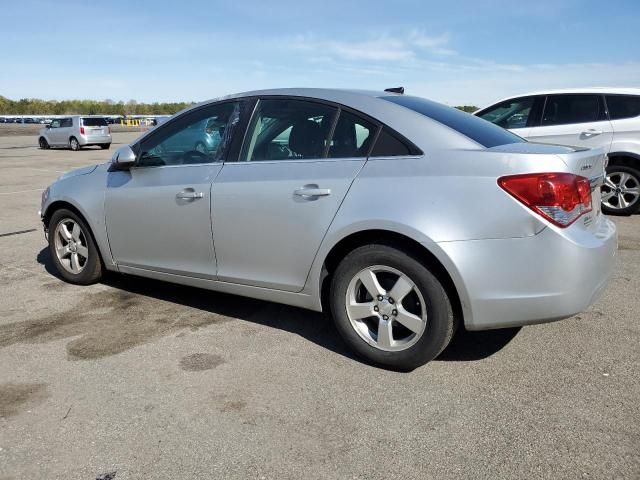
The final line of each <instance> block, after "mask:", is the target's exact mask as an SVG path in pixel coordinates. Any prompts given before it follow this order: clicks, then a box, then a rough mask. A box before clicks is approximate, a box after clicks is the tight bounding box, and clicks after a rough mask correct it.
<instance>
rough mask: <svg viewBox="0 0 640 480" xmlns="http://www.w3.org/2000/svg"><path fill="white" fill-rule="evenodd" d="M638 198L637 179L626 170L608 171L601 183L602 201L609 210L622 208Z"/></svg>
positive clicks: (639, 189) (639, 190)
mask: <svg viewBox="0 0 640 480" xmlns="http://www.w3.org/2000/svg"><path fill="white" fill-rule="evenodd" d="M638 198H640V184H639V183H638V179H637V178H636V177H634V176H633V175H631V174H629V173H627V172H615V171H613V172H610V173H608V174H607V177H606V179H605V181H604V185H602V203H604V205H605V206H607V207H608V208H610V209H611V210H622V209H623V208H627V207H628V206H630V205H633V204H634V203H635V202H637V201H638Z"/></svg>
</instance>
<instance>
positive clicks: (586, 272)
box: [438, 216, 617, 330]
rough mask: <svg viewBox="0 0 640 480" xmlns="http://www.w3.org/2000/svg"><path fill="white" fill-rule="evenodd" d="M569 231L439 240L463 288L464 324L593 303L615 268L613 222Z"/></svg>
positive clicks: (520, 319)
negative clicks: (507, 237) (454, 240)
mask: <svg viewBox="0 0 640 480" xmlns="http://www.w3.org/2000/svg"><path fill="white" fill-rule="evenodd" d="M568 230H570V229H567V231H560V230H558V229H555V228H551V227H547V228H545V229H544V230H543V231H542V232H540V233H539V234H537V235H534V236H531V237H525V238H512V239H501V240H470V241H461V242H443V243H439V244H438V245H439V246H440V247H441V248H442V249H443V251H444V252H445V253H446V254H447V255H448V256H449V258H450V259H451V261H452V262H453V264H454V265H455V266H456V268H457V270H458V272H457V274H458V279H459V282H462V284H463V288H464V290H465V291H466V297H467V298H466V299H464V298H461V299H462V302H463V309H464V311H465V326H466V328H467V329H469V330H484V329H491V328H503V327H514V326H521V325H529V324H534V323H544V322H550V321H554V320H561V319H563V318H567V317H570V316H572V315H575V314H577V313H579V312H581V311H583V310H585V309H586V308H587V307H589V306H590V305H591V304H592V303H594V302H595V301H596V300H597V298H598V297H599V296H600V294H601V293H602V292H603V291H604V289H605V287H606V286H607V283H608V281H609V278H610V276H611V274H612V272H613V268H614V264H615V255H616V251H617V233H616V227H615V224H613V222H611V221H610V220H608V219H607V218H606V217H604V216H603V217H601V218H600V219H599V225H598V228H597V230H596V231H595V232H587V231H580V230H577V229H575V230H573V231H572V232H569V231H568ZM461 297H463V295H461Z"/></svg>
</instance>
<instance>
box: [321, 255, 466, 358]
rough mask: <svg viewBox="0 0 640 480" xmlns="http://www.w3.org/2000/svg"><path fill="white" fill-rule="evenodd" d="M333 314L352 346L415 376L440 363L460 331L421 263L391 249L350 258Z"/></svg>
mask: <svg viewBox="0 0 640 480" xmlns="http://www.w3.org/2000/svg"><path fill="white" fill-rule="evenodd" d="M330 298H331V311H332V314H333V319H334V322H335V324H336V327H337V329H338V331H339V332H340V334H341V335H342V337H343V338H344V340H345V341H346V342H347V344H348V345H349V346H350V347H351V348H353V350H354V351H355V352H356V353H358V354H359V355H361V356H362V357H364V358H366V359H368V360H370V361H372V362H374V363H377V364H381V365H386V366H389V367H392V368H396V369H400V370H411V369H414V368H416V367H419V366H420V365H423V364H425V363H427V362H429V361H430V360H433V359H434V358H436V357H437V356H438V355H439V354H440V352H442V350H444V349H445V347H446V346H447V345H448V344H449V342H450V341H451V338H452V336H453V332H454V330H455V328H454V327H455V318H454V315H453V310H452V307H451V302H450V301H449V297H448V296H447V293H446V291H445V289H444V288H443V287H442V284H441V283H440V282H439V281H438V279H437V278H436V277H435V276H434V275H433V274H432V273H431V272H430V271H429V270H428V269H427V268H426V267H425V266H424V265H423V264H422V263H421V262H420V261H419V260H418V259H416V258H414V257H412V256H410V255H407V254H406V253H404V252H402V251H400V250H398V249H395V248H392V247H389V246H386V245H367V246H363V247H360V248H357V249H355V250H354V251H352V252H351V253H349V254H348V255H347V256H346V257H345V258H344V260H343V261H342V262H341V263H340V265H339V266H338V268H337V269H336V271H335V273H334V276H333V280H332V284H331V292H330Z"/></svg>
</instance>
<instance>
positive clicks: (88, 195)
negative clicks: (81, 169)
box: [41, 165, 116, 269]
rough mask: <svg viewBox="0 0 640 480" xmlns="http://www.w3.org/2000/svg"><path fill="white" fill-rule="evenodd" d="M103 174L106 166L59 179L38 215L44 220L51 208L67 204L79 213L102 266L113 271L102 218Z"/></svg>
mask: <svg viewBox="0 0 640 480" xmlns="http://www.w3.org/2000/svg"><path fill="white" fill-rule="evenodd" d="M107 174H108V172H107V168H106V166H105V165H99V166H98V167H97V168H95V169H94V170H93V171H92V172H90V173H89V174H85V175H76V176H70V177H65V178H61V179H59V180H58V181H56V182H55V183H53V184H52V185H51V186H50V187H49V198H48V199H47V201H46V202H45V204H44V205H43V206H42V212H41V216H42V218H48V217H50V215H51V213H52V210H51V209H52V208H54V209H55V208H58V207H60V206H63V205H64V204H67V205H71V206H72V207H73V208H75V209H76V210H77V211H78V212H80V214H81V215H82V216H83V217H84V219H85V221H86V222H87V224H88V226H89V228H90V229H91V232H92V233H93V238H94V239H95V241H96V244H97V247H98V249H99V250H100V254H101V256H102V260H103V261H104V264H105V267H107V268H108V269H115V268H116V265H115V262H114V261H113V257H112V255H111V249H110V248H109V240H108V237H107V230H106V223H105V216H104V195H105V185H106V178H107Z"/></svg>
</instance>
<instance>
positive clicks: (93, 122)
mask: <svg viewBox="0 0 640 480" xmlns="http://www.w3.org/2000/svg"><path fill="white" fill-rule="evenodd" d="M82 125H84V126H85V127H106V126H107V121H106V120H105V119H104V118H103V117H88V118H86V117H85V118H83V119H82Z"/></svg>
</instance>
